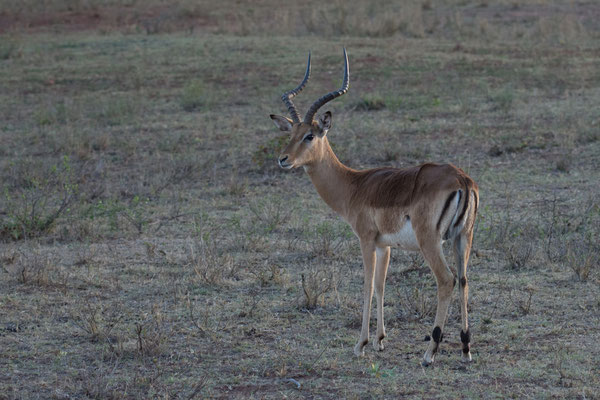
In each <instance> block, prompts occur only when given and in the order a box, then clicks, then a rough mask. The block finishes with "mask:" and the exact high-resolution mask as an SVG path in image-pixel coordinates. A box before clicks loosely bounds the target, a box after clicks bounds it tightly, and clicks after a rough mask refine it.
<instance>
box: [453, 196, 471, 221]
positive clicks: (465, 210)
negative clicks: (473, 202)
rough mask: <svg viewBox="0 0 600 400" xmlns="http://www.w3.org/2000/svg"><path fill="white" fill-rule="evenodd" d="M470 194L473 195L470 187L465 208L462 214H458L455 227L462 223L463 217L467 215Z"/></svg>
mask: <svg viewBox="0 0 600 400" xmlns="http://www.w3.org/2000/svg"><path fill="white" fill-rule="evenodd" d="M469 196H471V192H470V191H469V189H467V193H466V196H465V204H464V205H463V209H462V211H461V212H460V215H459V216H458V218H457V219H456V222H455V223H454V227H455V228H456V227H457V226H458V225H459V224H460V222H461V221H462V219H463V218H464V216H465V213H466V212H467V207H468V206H469Z"/></svg>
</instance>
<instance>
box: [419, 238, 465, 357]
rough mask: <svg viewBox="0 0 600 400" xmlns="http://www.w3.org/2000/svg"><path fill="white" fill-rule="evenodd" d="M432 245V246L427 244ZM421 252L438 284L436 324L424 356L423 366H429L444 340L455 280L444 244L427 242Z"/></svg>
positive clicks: (422, 246)
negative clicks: (445, 255)
mask: <svg viewBox="0 0 600 400" xmlns="http://www.w3.org/2000/svg"><path fill="white" fill-rule="evenodd" d="M427 243H431V244H427ZM421 251H422V253H423V256H424V257H425V260H427V262H428V263H429V267H430V268H431V271H432V272H433V274H434V276H435V279H436V282H437V298H438V304H437V311H436V313H435V322H434V323H433V331H432V333H431V341H430V342H429V347H428V348H427V351H426V352H425V355H424V356H423V362H422V364H423V366H428V365H430V364H432V363H433V360H434V357H435V354H436V353H437V351H438V347H439V344H440V342H441V341H442V338H443V331H444V324H445V323H446V318H447V316H448V306H449V305H450V300H451V298H452V290H453V289H454V285H455V283H456V282H455V278H454V275H453V274H452V272H451V271H450V269H449V268H448V266H447V264H446V260H445V258H444V253H443V250H442V243H441V241H440V242H437V243H435V242H425V243H424V244H422V245H421Z"/></svg>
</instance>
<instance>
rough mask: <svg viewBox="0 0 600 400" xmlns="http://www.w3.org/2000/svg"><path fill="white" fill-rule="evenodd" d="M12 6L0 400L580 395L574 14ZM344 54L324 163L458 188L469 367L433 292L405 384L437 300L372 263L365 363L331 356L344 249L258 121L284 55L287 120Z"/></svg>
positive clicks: (594, 268)
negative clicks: (426, 364) (379, 327)
mask: <svg viewBox="0 0 600 400" xmlns="http://www.w3.org/2000/svg"><path fill="white" fill-rule="evenodd" d="M27 4H28V2H14V1H12V2H8V3H7V6H6V8H5V10H6V11H5V13H6V15H9V17H11V18H8V20H9V21H10V24H9V23H8V22H6V21H5V20H6V18H4V17H2V16H0V32H1V33H0V86H1V87H2V91H0V120H1V121H2V124H0V138H1V139H2V146H0V185H1V188H2V196H1V197H0V240H1V241H2V242H1V243H0V398H2V399H3V398H7V399H12V398H73V397H75V398H155V397H163V398H277V399H279V398H285V397H287V398H302V397H307V398H350V399H352V398H356V399H358V398H397V397H406V398H490V397H501V398H510V397H517V398H539V397H558V398H594V396H597V393H596V392H595V388H596V387H598V386H599V385H600V381H599V379H598V376H600V374H599V372H600V371H599V366H598V364H597V362H596V361H595V360H597V359H598V356H600V354H599V350H598V346H597V343H598V340H599V339H600V330H599V328H598V321H597V315H598V313H599V311H600V266H599V265H598V257H599V256H598V255H599V254H600V249H598V245H597V242H598V240H597V238H598V235H599V234H600V232H599V231H598V226H600V214H599V208H598V207H599V204H598V201H597V199H598V195H599V194H600V193H599V189H598V185H597V182H598V181H599V180H600V176H599V173H598V168H597V166H598V154H600V140H599V136H598V134H597V131H598V124H599V122H600V112H599V111H598V110H599V107H598V104H599V103H600V74H598V71H599V70H600V69H599V68H598V67H599V66H600V58H599V57H598V45H597V43H598V39H599V38H600V32H599V31H598V27H597V24H596V23H595V21H596V20H597V18H596V16H597V10H596V8H594V7H593V6H592V5H586V4H583V3H581V4H579V3H578V4H572V5H569V6H564V5H562V3H560V2H555V1H545V2H539V1H535V2H534V1H531V2H530V1H520V2H514V1H500V2H481V1H476V2H475V1H462V0H460V1H459V0H457V1H452V2H437V1H423V2H407V3H406V5H398V6H393V7H392V6H391V5H388V4H387V3H385V4H384V2H375V3H368V2H359V4H357V6H356V8H355V9H353V10H350V9H349V8H348V7H347V6H346V5H345V4H344V3H342V2H333V3H328V4H324V3H322V2H321V3H318V2H312V1H311V2H307V3H299V4H294V5H290V7H289V8H287V9H285V10H282V9H281V7H275V6H274V3H273V2H272V1H271V0H267V1H264V2H258V3H253V4H237V3H236V4H235V6H233V5H232V3H231V2H222V3H220V4H219V5H218V6H214V7H213V6H211V7H208V6H206V5H202V4H196V3H195V2H190V1H186V0H182V1H179V2H177V3H175V4H174V5H172V6H171V7H169V8H167V7H165V6H164V4H163V2H161V1H159V0H152V1H150V2H140V1H137V0H131V1H130V0H128V1H117V0H115V1H111V2H103V3H102V4H100V3H99V2H96V1H86V2H79V1H64V0H56V1H49V2H44V4H43V5H42V6H39V7H38V8H35V7H32V6H27ZM30 10H36V11H35V12H32V11H30ZM351 11H352V12H351ZM394 13H396V14H401V15H402V17H401V18H398V19H394V18H391V17H392V16H393V15H394ZM95 14H98V16H99V17H95V16H94V15H95ZM564 15H567V17H565V18H563V16H564ZM12 16H15V18H12ZM17 16H18V18H16V17H17ZM322 21H328V22H329V24H328V25H325V24H323V23H322ZM342 46H346V48H347V49H348V52H349V57H350V69H351V73H352V79H351V89H350V91H349V92H348V94H347V95H345V96H344V97H342V98H340V99H339V100H336V101H335V102H332V103H330V104H328V107H329V109H330V110H332V112H333V119H334V121H333V125H334V126H333V128H332V130H331V131H330V132H329V134H328V135H329V137H330V140H331V141H332V143H333V146H334V149H335V151H336V153H337V154H338V156H339V157H340V159H341V160H342V161H343V162H345V163H347V164H348V165H350V166H352V167H355V168H366V167H372V166H377V165H394V166H408V165H413V164H416V163H420V162H424V161H438V162H452V163H455V164H457V165H459V166H461V167H462V168H464V169H465V170H466V171H467V172H468V173H469V174H470V175H471V176H472V177H473V178H474V179H475V180H476V181H477V182H478V183H479V186H480V192H481V208H480V213H479V219H478V221H477V227H476V234H475V244H474V250H473V255H472V258H471V262H470V267H469V271H468V274H469V282H470V288H471V297H470V307H471V313H470V318H471V331H472V334H473V343H472V352H473V358H474V362H473V363H472V364H470V365H468V366H464V365H462V364H461V363H460V361H459V357H460V348H461V345H460V341H459V331H460V315H459V314H460V313H459V307H458V299H457V294H455V295H454V297H455V298H454V301H453V303H452V306H451V311H450V316H449V320H448V324H447V327H448V328H447V330H446V332H445V335H444V339H445V340H444V343H443V345H442V352H441V354H440V355H439V356H438V359H437V360H436V364H435V366H434V367H433V368H430V369H425V370H423V369H422V368H421V367H420V366H419V362H420V358H421V356H422V353H423V352H424V351H425V348H426V345H427V342H425V341H424V338H425V336H426V335H428V334H430V331H431V323H432V320H433V313H434V311H432V304H434V303H435V284H434V280H433V278H432V277H431V274H430V272H429V270H428V268H427V266H426V265H425V264H424V263H423V260H422V258H420V257H418V256H415V255H411V254H404V253H402V252H398V251H392V260H391V268H390V271H389V275H388V285H387V289H388V290H387V296H386V323H387V324H386V325H387V338H386V350H385V351H384V352H381V353H379V352H378V353H375V352H373V351H372V350H371V347H370V346H369V348H368V350H367V352H366V357H365V358H363V359H356V358H355V357H354V356H353V354H352V347H353V346H354V344H355V341H356V340H357V338H358V334H359V330H360V316H361V309H362V295H361V292H362V285H363V283H362V266H361V261H360V250H359V248H358V243H357V242H356V239H355V238H354V236H353V235H352V233H351V231H350V229H349V228H348V227H347V226H345V225H344V224H343V222H341V221H340V219H339V218H338V217H337V216H335V215H334V214H333V213H332V212H331V211H330V210H329V209H328V208H327V206H326V205H325V204H324V203H323V202H322V200H320V199H319V198H318V195H317V193H316V191H315V190H314V188H313V187H312V186H311V184H310V181H309V180H308V178H307V177H306V176H305V174H304V173H303V171H300V170H299V171H291V172H290V171H288V172H284V171H281V170H280V169H279V168H278V167H277V165H276V158H277V154H278V152H279V150H280V149H281V147H282V146H283V145H284V144H285V140H286V138H285V137H284V136H282V135H281V134H280V132H278V131H277V130H276V129H275V128H274V127H273V125H272V122H271V121H270V119H269V118H268V115H269V114H270V113H278V114H284V113H285V107H284V106H283V104H282V103H281V101H280V95H281V93H283V91H285V90H288V89H289V88H291V87H292V86H293V85H294V84H295V82H297V79H299V78H301V77H302V74H303V72H304V71H303V69H304V67H305V65H304V62H305V60H306V53H307V52H308V51H309V50H311V51H312V57H313V70H312V78H311V83H310V84H309V85H308V86H307V87H306V89H305V90H304V91H303V93H302V94H301V95H299V96H298V97H297V98H296V99H295V103H296V104H297V105H298V108H299V109H300V110H306V109H307V107H308V106H309V105H310V104H311V103H312V101H314V100H315V99H316V98H318V97H319V96H321V95H322V94H323V93H324V92H325V91H326V90H333V89H334V88H335V87H337V86H338V85H339V83H340V79H341V76H339V75H340V72H341V67H342V65H341V47H342ZM447 250H450V249H447ZM447 253H448V254H447V256H448V259H449V260H452V259H453V257H452V255H451V251H448V252H447ZM374 328H375V323H374V321H373V322H372V332H374V330H375V329H374Z"/></svg>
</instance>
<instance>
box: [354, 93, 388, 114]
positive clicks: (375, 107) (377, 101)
mask: <svg viewBox="0 0 600 400" xmlns="http://www.w3.org/2000/svg"><path fill="white" fill-rule="evenodd" d="M354 108H355V109H356V110H360V111H379V110H383V109H384V108H386V104H385V100H384V98H383V97H382V96H380V95H377V94H372V95H366V96H364V97H361V98H360V100H359V101H358V102H357V103H356V105H355V106H354Z"/></svg>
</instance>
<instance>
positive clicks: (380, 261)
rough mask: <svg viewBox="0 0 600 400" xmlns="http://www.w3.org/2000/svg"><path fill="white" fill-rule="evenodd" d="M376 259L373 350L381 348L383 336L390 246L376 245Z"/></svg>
mask: <svg viewBox="0 0 600 400" xmlns="http://www.w3.org/2000/svg"><path fill="white" fill-rule="evenodd" d="M376 255H377V261H376V263H375V297H376V298H377V338H376V340H375V341H374V342H373V347H374V348H375V350H378V351H382V350H383V338H385V323H384V320H383V294H384V292H385V277H386V276H387V270H388V265H389V264H390V248H389V247H383V248H380V247H378V248H377V250H376Z"/></svg>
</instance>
